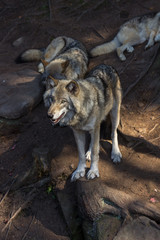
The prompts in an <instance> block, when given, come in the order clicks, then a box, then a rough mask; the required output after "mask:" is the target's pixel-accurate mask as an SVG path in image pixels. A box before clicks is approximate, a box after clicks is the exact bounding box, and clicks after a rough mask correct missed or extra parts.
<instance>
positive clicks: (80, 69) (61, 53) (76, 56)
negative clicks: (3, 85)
mask: <svg viewBox="0 0 160 240" xmlns="http://www.w3.org/2000/svg"><path fill="white" fill-rule="evenodd" d="M41 59H42V63H43V64H42V63H40V64H39V66H38V71H39V72H40V73H42V74H43V75H42V78H44V79H47V77H48V75H51V76H53V77H54V78H57V79H77V78H83V77H84V75H85V73H86V71H87V64H88V56H87V51H86V48H85V47H84V46H83V44H82V43H80V42H79V41H77V40H74V39H72V38H68V37H65V36H60V37H57V38H55V39H54V40H52V42H51V43H50V44H49V45H48V47H47V48H46V49H45V50H39V49H29V50H26V51H25V52H24V53H23V54H21V55H20V57H18V58H17V60H16V62H30V61H40V60H41Z"/></svg>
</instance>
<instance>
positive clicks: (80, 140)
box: [71, 130, 86, 182]
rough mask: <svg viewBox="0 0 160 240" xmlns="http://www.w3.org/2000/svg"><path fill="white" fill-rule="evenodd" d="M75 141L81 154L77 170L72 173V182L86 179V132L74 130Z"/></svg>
mask: <svg viewBox="0 0 160 240" xmlns="http://www.w3.org/2000/svg"><path fill="white" fill-rule="evenodd" d="M73 132H74V136H75V140H76V143H77V147H78V152H79V164H78V167H77V169H76V170H75V171H74V172H73V173H72V177H71V181H72V182H73V181H76V180H77V179H79V178H80V177H84V175H85V170H86V156H85V132H84V131H81V130H73Z"/></svg>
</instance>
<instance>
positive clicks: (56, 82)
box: [48, 75, 59, 87]
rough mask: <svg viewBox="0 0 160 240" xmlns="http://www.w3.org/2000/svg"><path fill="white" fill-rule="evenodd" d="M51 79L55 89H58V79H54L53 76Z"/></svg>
mask: <svg viewBox="0 0 160 240" xmlns="http://www.w3.org/2000/svg"><path fill="white" fill-rule="evenodd" d="M48 78H49V79H51V80H52V81H53V83H54V84H53V87H56V86H57V85H58V83H59V80H58V79H55V78H54V77H52V76H51V75H49V76H48Z"/></svg>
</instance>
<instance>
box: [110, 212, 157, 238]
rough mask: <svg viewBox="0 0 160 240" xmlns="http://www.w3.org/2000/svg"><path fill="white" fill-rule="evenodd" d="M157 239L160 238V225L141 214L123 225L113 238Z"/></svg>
mask: <svg viewBox="0 0 160 240" xmlns="http://www.w3.org/2000/svg"><path fill="white" fill-rule="evenodd" d="M135 239H136V240H144V239H145V240H157V239H160V226H159V225H158V224H157V223H156V222H154V221H153V220H151V219H149V218H147V217H144V216H141V217H139V218H137V219H134V220H133V221H131V222H130V223H128V224H127V225H125V226H124V227H123V228H121V230H120V231H119V232H118V234H117V236H116V237H115V238H114V240H135Z"/></svg>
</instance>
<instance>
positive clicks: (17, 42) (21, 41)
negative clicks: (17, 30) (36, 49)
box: [12, 37, 24, 47]
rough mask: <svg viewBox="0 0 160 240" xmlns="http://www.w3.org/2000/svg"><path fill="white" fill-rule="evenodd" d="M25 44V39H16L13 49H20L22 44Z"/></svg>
mask: <svg viewBox="0 0 160 240" xmlns="http://www.w3.org/2000/svg"><path fill="white" fill-rule="evenodd" d="M23 42H24V38H23V37H20V38H18V39H16V40H15V41H14V42H13V43H12V45H13V47H19V46H20V45H21V44H22V43H23Z"/></svg>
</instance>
